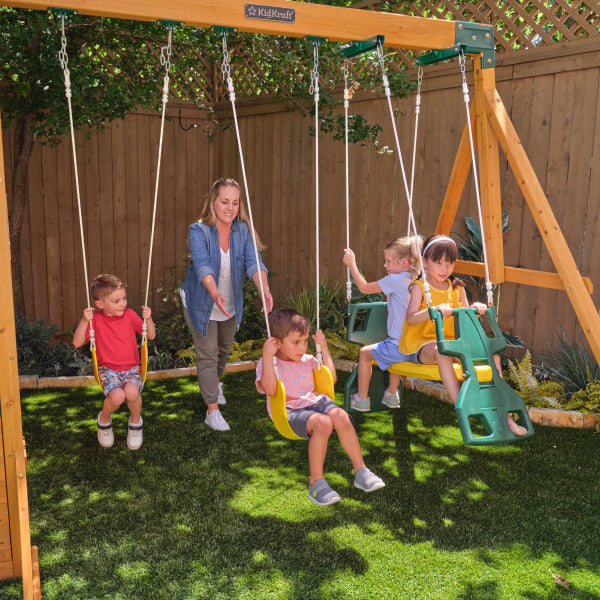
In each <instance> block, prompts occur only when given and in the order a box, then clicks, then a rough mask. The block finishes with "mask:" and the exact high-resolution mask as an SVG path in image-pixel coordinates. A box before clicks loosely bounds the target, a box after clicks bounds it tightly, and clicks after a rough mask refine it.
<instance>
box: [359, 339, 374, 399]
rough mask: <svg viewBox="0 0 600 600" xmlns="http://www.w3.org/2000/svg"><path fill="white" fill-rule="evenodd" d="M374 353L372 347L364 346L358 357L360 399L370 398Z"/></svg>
mask: <svg viewBox="0 0 600 600" xmlns="http://www.w3.org/2000/svg"><path fill="white" fill-rule="evenodd" d="M372 360H373V353H372V352H371V346H363V347H362V348H361V349H360V354H359V355H358V397H359V398H367V397H368V396H369V383H370V381H371V373H372V371H373V367H372V366H371V361H372Z"/></svg>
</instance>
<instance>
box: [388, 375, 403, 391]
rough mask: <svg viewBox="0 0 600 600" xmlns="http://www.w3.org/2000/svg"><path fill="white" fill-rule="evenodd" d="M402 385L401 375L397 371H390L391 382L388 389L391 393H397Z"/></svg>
mask: <svg viewBox="0 0 600 600" xmlns="http://www.w3.org/2000/svg"><path fill="white" fill-rule="evenodd" d="M399 387H400V375H397V374H396V373H390V383H389V385H388V388H387V391H388V392H389V393H390V394H395V393H396V392H397V391H398V388H399Z"/></svg>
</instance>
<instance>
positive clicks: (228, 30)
mask: <svg viewBox="0 0 600 600" xmlns="http://www.w3.org/2000/svg"><path fill="white" fill-rule="evenodd" d="M211 29H215V30H216V31H220V32H221V33H223V32H225V33H231V32H233V31H237V30H236V28H235V27H223V26H222V25H213V26H212V27H211Z"/></svg>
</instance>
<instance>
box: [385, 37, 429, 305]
mask: <svg viewBox="0 0 600 600" xmlns="http://www.w3.org/2000/svg"><path fill="white" fill-rule="evenodd" d="M377 56H378V58H379V64H380V66H381V78H382V81H383V87H384V90H385V95H386V98H387V102H388V108H389V111H390V118H391V121H392V129H393V130H394V139H395V141H396V151H397V153H398V160H399V161H400V169H401V171H402V181H403V183H404V191H405V193H406V200H407V202H408V223H409V228H410V227H411V226H412V230H413V231H414V232H415V234H416V232H417V226H416V224H415V215H414V212H413V206H412V192H411V190H410V189H409V187H408V181H407V180H406V171H405V169H404V159H403V158H402V150H401V149H400V139H399V137H398V128H397V126H396V119H395V118H394V108H393V106H392V99H391V92H390V83H389V80H388V77H387V74H386V70H385V58H384V55H383V45H382V43H381V41H379V42H378V44H377ZM419 265H420V268H421V274H422V277H423V289H424V290H425V302H426V303H427V306H428V307H431V292H430V291H429V283H428V281H427V275H426V274H425V269H424V268H423V257H422V256H421V253H420V252H419Z"/></svg>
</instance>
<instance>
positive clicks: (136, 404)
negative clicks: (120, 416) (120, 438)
mask: <svg viewBox="0 0 600 600" xmlns="http://www.w3.org/2000/svg"><path fill="white" fill-rule="evenodd" d="M124 391H125V399H126V400H127V407H128V408H129V412H130V413H131V423H132V424H133V425H136V424H137V423H139V422H140V416H141V412H142V396H141V394H140V388H138V386H137V385H136V384H135V383H127V384H125V389H124Z"/></svg>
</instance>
